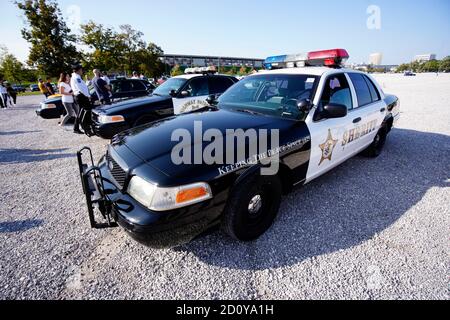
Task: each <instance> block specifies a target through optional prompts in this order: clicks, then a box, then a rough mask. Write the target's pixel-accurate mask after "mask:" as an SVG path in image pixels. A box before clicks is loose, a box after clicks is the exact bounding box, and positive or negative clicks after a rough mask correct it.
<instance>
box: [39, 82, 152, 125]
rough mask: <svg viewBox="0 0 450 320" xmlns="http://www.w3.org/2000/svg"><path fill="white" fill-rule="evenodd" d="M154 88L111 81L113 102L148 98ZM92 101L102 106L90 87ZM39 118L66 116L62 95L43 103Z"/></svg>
mask: <svg viewBox="0 0 450 320" xmlns="http://www.w3.org/2000/svg"><path fill="white" fill-rule="evenodd" d="M153 88H154V86H153V87H150V86H148V84H147V83H145V81H142V80H139V79H125V78H118V79H115V80H111V89H112V102H113V103H115V102H119V101H122V100H126V99H132V98H137V97H142V96H146V95H148V94H149V93H151V92H152V91H153ZM89 90H90V93H91V101H92V103H93V104H94V105H100V101H99V100H98V97H97V93H96V92H95V90H94V87H93V86H90V87H89ZM36 113H37V115H38V116H40V117H42V118H44V119H58V118H59V117H61V116H62V115H63V114H65V110H64V106H63V104H62V98H61V95H54V96H50V97H49V98H47V100H45V101H44V102H42V103H41V105H40V108H39V109H38V110H36Z"/></svg>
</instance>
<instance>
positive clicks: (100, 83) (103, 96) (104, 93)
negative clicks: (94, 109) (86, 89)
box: [92, 69, 111, 105]
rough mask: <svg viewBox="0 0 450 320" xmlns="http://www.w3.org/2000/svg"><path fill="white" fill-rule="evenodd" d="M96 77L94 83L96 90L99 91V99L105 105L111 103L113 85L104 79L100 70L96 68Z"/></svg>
mask: <svg viewBox="0 0 450 320" xmlns="http://www.w3.org/2000/svg"><path fill="white" fill-rule="evenodd" d="M93 73H94V79H92V84H93V85H94V88H95V92H97V96H98V99H99V100H100V102H101V104H103V105H110V104H111V98H110V96H111V87H110V86H109V85H108V84H107V83H106V81H105V80H103V79H102V74H101V72H100V70H98V69H94V71H93Z"/></svg>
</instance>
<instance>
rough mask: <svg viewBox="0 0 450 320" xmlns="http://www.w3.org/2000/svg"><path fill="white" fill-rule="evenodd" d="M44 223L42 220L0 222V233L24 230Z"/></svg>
mask: <svg viewBox="0 0 450 320" xmlns="http://www.w3.org/2000/svg"><path fill="white" fill-rule="evenodd" d="M43 224H44V220H39V219H38V220H34V219H29V220H21V221H13V222H0V234H1V233H15V232H24V231H28V230H31V229H34V228H38V227H40V226H41V225H43Z"/></svg>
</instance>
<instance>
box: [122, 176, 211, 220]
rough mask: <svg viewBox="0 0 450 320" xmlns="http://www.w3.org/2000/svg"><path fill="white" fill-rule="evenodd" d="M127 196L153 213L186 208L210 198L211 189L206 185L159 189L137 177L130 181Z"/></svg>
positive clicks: (197, 184) (196, 184) (195, 184)
mask: <svg viewBox="0 0 450 320" xmlns="http://www.w3.org/2000/svg"><path fill="white" fill-rule="evenodd" d="M128 194H129V195H130V196H132V197H133V198H134V199H135V200H136V201H138V202H139V203H141V204H142V205H144V206H146V207H147V208H149V209H150V210H153V211H168V210H173V209H177V208H182V207H187V206H189V205H193V204H196V203H199V202H202V201H206V200H209V199H211V198H212V192H211V188H210V187H209V185H208V184H207V183H194V184H190V185H186V186H181V187H174V188H160V187H158V186H156V185H154V184H152V183H150V182H147V181H145V180H144V179H142V178H140V177H137V176H135V177H133V178H132V179H131V181H130V185H129V187H128Z"/></svg>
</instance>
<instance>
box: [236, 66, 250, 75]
mask: <svg viewBox="0 0 450 320" xmlns="http://www.w3.org/2000/svg"><path fill="white" fill-rule="evenodd" d="M238 74H239V75H240V76H245V75H247V74H248V71H247V67H246V66H242V67H241V68H240V69H239V72H238Z"/></svg>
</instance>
